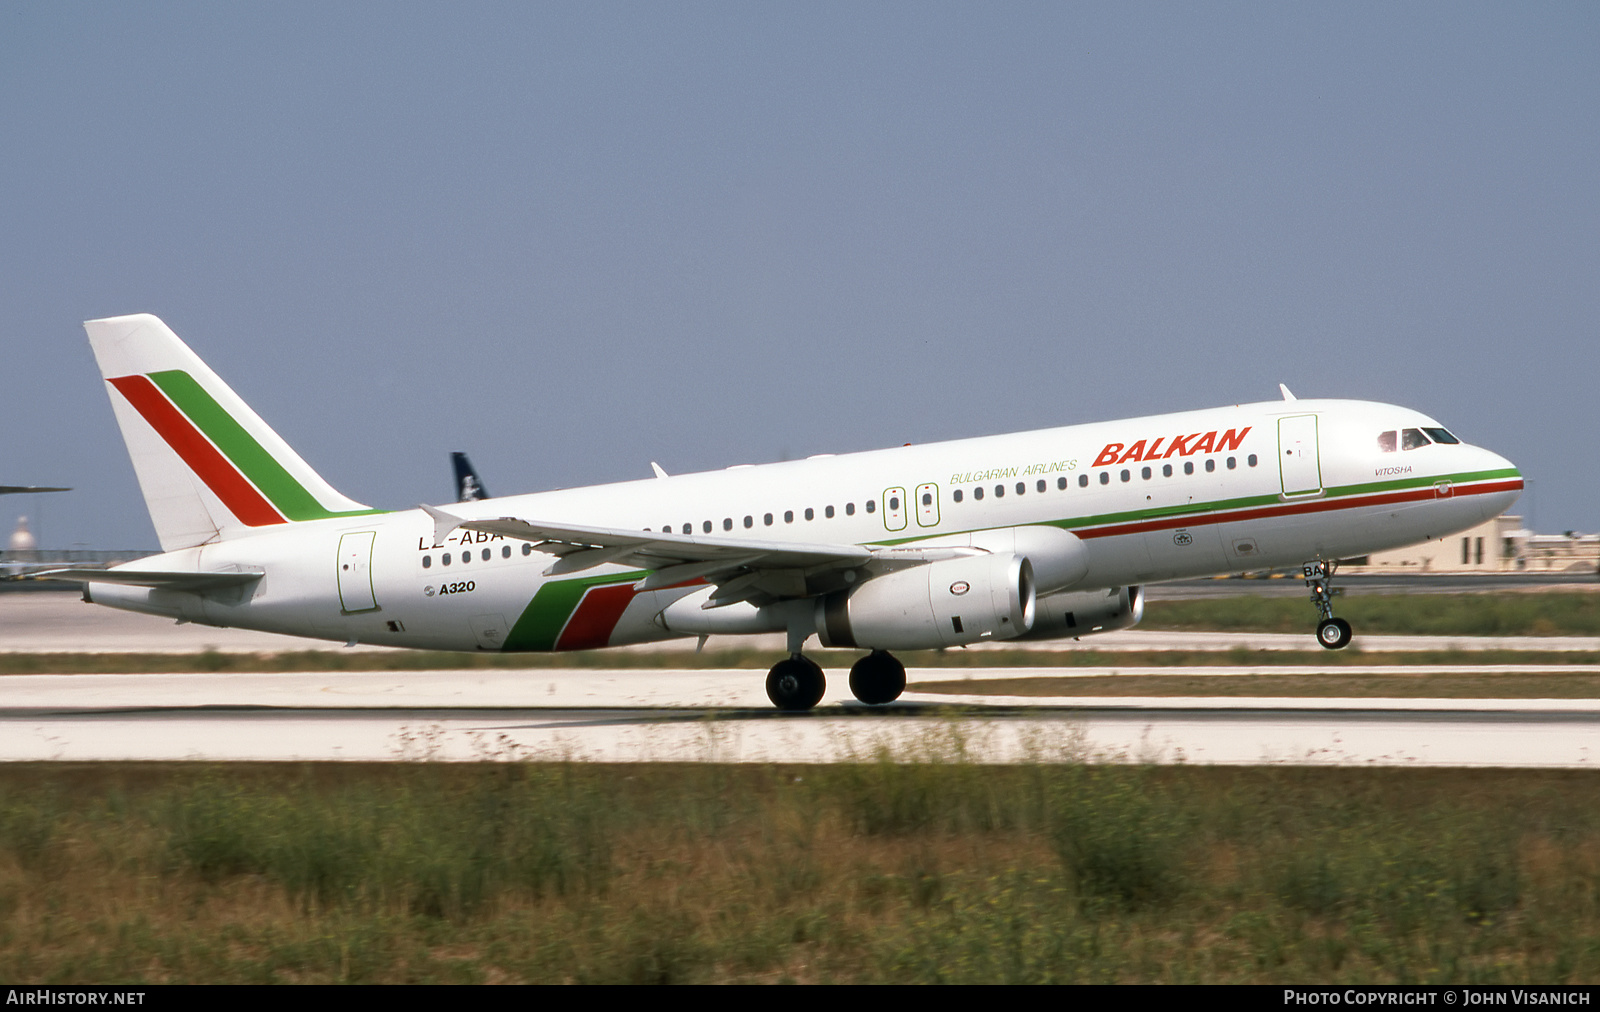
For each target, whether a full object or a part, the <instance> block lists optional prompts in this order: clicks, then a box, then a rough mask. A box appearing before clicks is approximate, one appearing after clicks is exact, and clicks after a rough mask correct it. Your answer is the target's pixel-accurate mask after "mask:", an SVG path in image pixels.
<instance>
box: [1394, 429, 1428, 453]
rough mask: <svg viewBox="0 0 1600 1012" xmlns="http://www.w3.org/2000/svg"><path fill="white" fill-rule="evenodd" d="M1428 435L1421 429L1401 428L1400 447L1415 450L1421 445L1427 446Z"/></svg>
mask: <svg viewBox="0 0 1600 1012" xmlns="http://www.w3.org/2000/svg"><path fill="white" fill-rule="evenodd" d="M1427 445H1428V437H1427V436H1424V435H1423V434H1422V430H1421V429H1402V430H1400V449H1402V450H1415V449H1416V448H1417V447H1419V446H1427Z"/></svg>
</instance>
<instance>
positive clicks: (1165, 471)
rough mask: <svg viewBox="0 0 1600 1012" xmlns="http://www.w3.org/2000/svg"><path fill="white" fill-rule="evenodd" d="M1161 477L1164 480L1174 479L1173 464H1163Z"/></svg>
mask: <svg viewBox="0 0 1600 1012" xmlns="http://www.w3.org/2000/svg"><path fill="white" fill-rule="evenodd" d="M1161 477H1163V478H1170V477H1172V465H1171V464H1162V465H1161Z"/></svg>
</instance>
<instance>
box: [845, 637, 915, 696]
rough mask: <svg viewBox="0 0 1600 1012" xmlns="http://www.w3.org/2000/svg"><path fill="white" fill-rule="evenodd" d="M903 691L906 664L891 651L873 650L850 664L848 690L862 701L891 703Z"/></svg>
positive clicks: (904, 688)
mask: <svg viewBox="0 0 1600 1012" xmlns="http://www.w3.org/2000/svg"><path fill="white" fill-rule="evenodd" d="M904 691H906V666H905V665H904V664H901V663H900V661H899V660H897V659H896V658H895V656H894V655H893V654H891V653H887V652H885V651H883V650H874V651H873V652H872V653H870V654H868V655H867V656H865V657H863V658H861V659H860V660H858V661H856V662H855V663H854V664H852V665H851V666H850V692H851V694H852V695H854V696H855V697H856V698H857V699H859V700H861V701H862V702H863V703H867V704H869V705H873V706H876V705H880V704H882V703H892V702H894V701H895V700H897V699H899V698H900V693H902V692H904Z"/></svg>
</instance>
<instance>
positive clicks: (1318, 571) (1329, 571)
mask: <svg viewBox="0 0 1600 1012" xmlns="http://www.w3.org/2000/svg"><path fill="white" fill-rule="evenodd" d="M1338 568H1339V564H1338V563H1337V562H1323V561H1322V560H1320V559H1319V560H1317V561H1316V562H1308V563H1306V565H1305V568H1304V569H1303V570H1301V571H1302V572H1303V573H1304V574H1305V579H1306V586H1307V587H1310V588H1311V603H1312V604H1313V605H1315V606H1316V608H1317V613H1318V614H1319V615H1321V616H1322V621H1321V622H1318V623H1317V642H1318V643H1321V644H1322V645H1323V646H1324V647H1326V648H1328V649H1329V650H1342V649H1344V648H1345V647H1347V646H1349V645H1350V623H1349V622H1346V621H1345V620H1344V619H1342V618H1334V617H1333V574H1334V571H1335V570H1337V569H1338Z"/></svg>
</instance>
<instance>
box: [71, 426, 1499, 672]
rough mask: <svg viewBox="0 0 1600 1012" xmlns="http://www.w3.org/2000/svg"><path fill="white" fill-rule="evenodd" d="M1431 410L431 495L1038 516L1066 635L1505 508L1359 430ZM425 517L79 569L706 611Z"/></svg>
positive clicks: (339, 625) (126, 601)
mask: <svg viewBox="0 0 1600 1012" xmlns="http://www.w3.org/2000/svg"><path fill="white" fill-rule="evenodd" d="M1437 425H1438V423H1436V422H1434V421H1432V420H1431V419H1428V418H1426V417H1424V416H1422V415H1420V414H1418V413H1417V412H1415V411H1411V410H1409V409H1406V408H1401V407H1393V406H1389V405H1383V404H1371V403H1363V402H1355V401H1327V400H1302V401H1279V402H1269V403H1262V404H1248V405H1240V406H1235V407H1226V408H1215V409H1210V410H1204V411H1192V412H1184V413H1178V414H1170V415H1161V416H1153V417H1147V418H1137V419H1130V420H1126V421H1116V422H1102V423H1095V424H1089V425H1076V426H1068V427H1063V428H1056V429H1045V430H1039V431H1035V432H1025V433H1017V434H1013V435H1001V436H987V437H982V438H977V439H965V440H959V441H954V442H946V443H934V444H928V445H920V446H904V447H896V448H892V449H886V450H876V451H870V452H865V453H853V454H845V455H840V456H828V457H814V458H810V459H807V460H799V461H788V462H783V463H776V464H764V465H759V466H740V467H732V468H728V469H727V470H723V471H713V472H704V473H699V474H686V475H677V476H672V477H659V478H649V479H644V480H641V481H630V482H622V483H618V484H613V485H600V486H593V487H588V488H575V489H563V490H558V491H552V492H541V493H535V494H530V495H520V496H510V497H505V498H500V499H488V500H482V501H478V502H466V503H457V504H453V505H452V506H451V510H452V511H453V513H454V514H456V515H459V516H460V517H462V518H465V519H468V520H479V519H493V518H500V517H516V518H523V519H528V520H535V521H539V522H544V523H568V524H581V525H588V526H592V527H605V528H617V529H623V530H634V531H646V530H648V531H658V532H659V531H665V532H668V533H670V534H673V535H684V534H688V535H691V536H697V537H698V536H710V537H716V538H721V539H730V538H732V539H739V538H748V539H750V540H751V541H752V542H761V541H763V540H765V541H781V542H786V543H816V544H827V545H866V546H882V545H890V544H906V543H917V544H926V543H931V544H941V543H951V544H968V543H971V544H978V545H983V544H985V541H984V538H986V537H987V538H992V537H994V536H995V534H996V533H997V532H998V533H1004V532H1005V531H1007V530H1008V529H1011V528H1035V527H1052V528H1058V529H1062V530H1065V531H1069V532H1071V533H1072V534H1073V535H1075V536H1076V537H1077V538H1078V539H1081V541H1082V548H1083V553H1082V563H1083V565H1082V566H1081V567H1079V568H1077V569H1074V570H1073V582H1072V583H1071V584H1070V586H1056V587H1041V588H1040V589H1041V596H1040V599H1039V600H1040V612H1041V615H1040V620H1039V622H1038V624H1037V626H1036V628H1035V630H1034V632H1035V634H1036V635H1061V636H1067V635H1077V634H1078V633H1079V632H1083V631H1090V630H1087V629H1084V630H1079V629H1075V628H1072V627H1070V626H1063V625H1062V624H1061V622H1060V621H1059V616H1057V618H1056V619H1052V618H1051V617H1050V616H1051V615H1052V614H1054V613H1053V612H1052V611H1051V607H1050V605H1051V601H1052V600H1053V597H1052V595H1055V596H1056V597H1060V599H1061V600H1066V599H1067V598H1066V597H1065V596H1063V595H1073V594H1077V595H1083V594H1087V593H1090V592H1103V591H1107V590H1115V589H1120V588H1125V587H1128V586H1133V585H1141V584H1145V583H1152V582H1159V581H1163V580H1173V579H1180V578H1185V577H1196V576H1205V575H1210V574H1222V573H1228V572H1236V571H1240V570H1245V569H1263V568H1268V567H1278V566H1290V565H1298V564H1300V563H1302V562H1307V561H1310V560H1316V559H1325V560H1334V559H1342V558H1348V557H1351V556H1358V555H1365V554H1368V553H1371V552H1375V551H1381V550H1384V549H1388V548H1394V547H1398V546H1403V545H1408V544H1414V543H1417V542H1421V541H1425V540H1428V539H1437V538H1441V537H1444V536H1446V535H1449V534H1451V533H1454V532H1456V531H1459V530H1462V529H1465V528H1467V527H1470V526H1473V525H1474V524H1477V523H1479V522H1480V521H1482V520H1484V519H1486V518H1489V517H1492V516H1495V515H1497V514H1499V513H1501V512H1503V511H1504V510H1505V509H1506V508H1507V507H1508V506H1509V505H1510V504H1511V503H1512V502H1513V501H1515V499H1516V497H1517V495H1518V494H1519V492H1520V489H1521V487H1522V479H1521V476H1520V475H1519V474H1518V473H1517V471H1516V470H1515V468H1514V467H1513V466H1512V465H1511V464H1510V462H1508V461H1507V460H1505V459H1504V458H1502V457H1500V456H1497V455H1496V454H1494V453H1491V452H1490V451H1488V450H1485V449H1482V448H1479V447H1476V446H1471V445H1468V444H1465V443H1449V444H1446V443H1428V444H1426V445H1421V446H1418V447H1417V448H1414V449H1409V450H1406V449H1400V448H1398V447H1396V448H1395V449H1393V450H1389V449H1384V448H1382V447H1380V441H1379V436H1380V434H1381V433H1385V432H1389V433H1393V432H1396V431H1403V430H1407V429H1423V428H1437ZM1063 486H1064V487H1063ZM980 493H981V494H980ZM435 530H436V524H435V520H434V519H433V518H431V517H430V516H428V515H427V514H426V513H424V512H423V511H421V510H407V511H400V512H393V513H381V514H375V515H368V516H352V517H343V518H337V519H329V520H318V521H310V522H302V523H293V524H286V525H279V526H275V527H272V528H269V529H266V530H263V531H261V532H260V533H257V534H252V535H249V536H244V537H235V538H231V539H227V540H222V541H219V542H218V543H215V544H208V545H201V546H199V547H196V548H189V549H184V550H182V551H179V552H172V553H168V554H166V555H162V556H157V557H154V558H151V559H146V560H141V561H140V562H138V563H135V564H132V565H131V566H129V567H125V568H129V569H150V570H160V571H173V570H188V571H197V572H228V571H240V570H243V571H247V572H260V573H261V574H262V575H261V578H260V579H259V580H257V581H255V582H253V583H251V584H247V585H244V586H239V587H234V588H231V589H229V590H226V591H215V592H210V593H198V592H191V591H179V590H171V589H150V588H143V587H136V586H122V585H112V584H108V583H93V584H91V586H90V589H89V595H90V596H91V598H92V599H93V600H94V601H95V602H97V603H102V604H107V605H111V606H114V607H122V608H129V609H132V610H137V611H146V612H153V613H156V614H162V615H169V616H172V617H177V618H183V619H187V620H189V621H194V622H203V623H208V624H212V625H218V626H239V627H244V628H251V629H260V630H266V631H273V632H283V633H291V634H295V635H301V636H313V637H320V638H325V639H333V640H340V641H348V642H364V643H379V644H388V645H393V646H406V647H427V648H437V649H459V650H478V649H492V650H502V649H506V650H564V649H582V648H589V647H599V646H615V645H619V644H624V643H636V642H643V641H649V640H656V639H667V638H672V637H676V636H684V635H692V634H695V633H698V632H703V631H708V630H712V629H714V628H716V627H715V623H714V622H713V623H712V624H711V625H706V624H705V623H700V624H694V623H692V622H691V623H689V624H688V625H685V624H683V623H681V622H680V623H677V624H674V622H673V621H672V619H671V618H670V617H663V613H664V612H666V611H667V609H668V608H669V606H671V605H673V604H674V603H675V602H678V601H679V600H680V599H683V598H685V597H686V596H688V595H692V594H696V593H703V592H704V588H703V586H700V585H697V584H695V583H692V582H691V583H688V584H685V585H681V586H675V587H668V588H665V589H660V590H647V591H642V592H641V591H638V590H636V589H635V584H636V583H637V581H638V580H640V579H641V578H642V576H643V575H645V574H644V573H643V572H641V571H640V570H638V569H636V568H633V569H630V568H627V567H624V566H619V565H610V564H608V565H602V566H598V567H595V568H593V569H590V570H587V571H584V572H580V573H576V574H572V575H552V576H544V575H541V574H542V573H543V572H544V570H546V569H547V568H549V567H550V566H551V564H552V562H553V561H554V560H553V557H552V556H551V555H549V554H546V553H545V552H542V551H540V550H539V548H538V547H537V545H536V544H535V543H530V542H528V541H519V540H516V539H513V538H506V537H502V536H500V535H495V534H486V533H482V532H474V531H470V530H465V529H456V530H454V531H452V532H450V533H448V534H447V535H445V536H444V537H443V538H442V539H440V540H437V541H436V540H435ZM369 534H370V537H368V535H369ZM941 539H942V540H941ZM756 611H757V609H752V608H750V607H749V606H744V609H743V611H742V612H740V613H738V614H741V615H743V616H744V617H743V618H741V619H730V620H729V621H728V623H727V630H728V631H735V632H737V631H756V630H758V629H763V628H782V625H781V621H780V618H775V617H774V614H775V613H771V612H770V611H769V612H768V613H763V615H756V614H755V612H756ZM1056 611H1060V609H1056ZM707 614H712V612H707ZM763 616H764V617H763ZM708 621H709V620H708ZM863 645H866V644H863ZM927 645H928V646H936V645H938V644H937V643H928V644H927Z"/></svg>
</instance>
